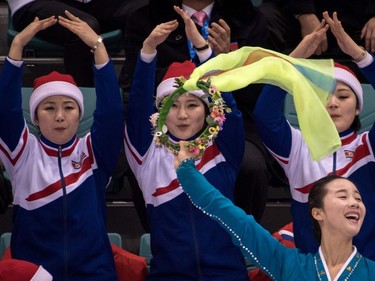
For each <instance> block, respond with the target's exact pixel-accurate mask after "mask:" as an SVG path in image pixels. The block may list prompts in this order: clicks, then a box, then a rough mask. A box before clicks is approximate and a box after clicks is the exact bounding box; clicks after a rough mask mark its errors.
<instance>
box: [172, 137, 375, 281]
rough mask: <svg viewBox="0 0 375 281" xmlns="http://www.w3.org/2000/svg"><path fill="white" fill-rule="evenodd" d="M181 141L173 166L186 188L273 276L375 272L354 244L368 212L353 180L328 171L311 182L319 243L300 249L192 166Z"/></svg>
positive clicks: (341, 276) (363, 276)
mask: <svg viewBox="0 0 375 281" xmlns="http://www.w3.org/2000/svg"><path fill="white" fill-rule="evenodd" d="M180 146H181V151H180V153H179V154H178V155H177V156H176V157H175V166H176V167H177V168H176V169H177V170H176V172H177V177H178V180H179V182H180V183H181V186H182V188H183V189H184V191H185V192H186V193H187V195H188V196H189V198H190V199H191V200H192V202H193V204H194V205H195V206H196V207H197V208H198V209H199V210H200V211H202V213H204V214H205V215H207V216H208V217H210V218H211V219H213V220H215V221H217V222H218V223H219V224H220V225H221V227H222V228H224V229H225V230H226V231H227V232H228V233H229V234H230V235H231V237H232V241H233V243H234V244H235V245H237V246H238V247H239V248H240V249H241V251H242V253H243V254H244V255H245V256H246V257H247V258H249V259H250V260H251V261H252V262H253V263H254V264H255V265H256V266H257V267H259V268H260V269H261V270H262V271H264V272H265V273H266V274H267V275H268V276H269V277H271V278H272V280H282V281H283V280H285V281H294V280H295V281H297V280H298V281H299V280H317V279H318V280H348V279H349V278H350V279H353V280H371V279H372V277H373V276H375V275H374V274H375V262H373V261H371V260H369V259H366V258H364V257H363V256H362V255H361V254H360V253H359V252H358V251H357V249H356V247H355V246H353V244H352V240H353V237H354V236H356V235H357V234H358V232H359V231H360V229H361V226H362V223H363V220H364V218H365V214H366V208H365V206H364V204H363V202H362V199H361V196H360V194H359V191H358V189H357V187H356V186H355V184H354V183H353V182H352V181H350V180H348V179H346V178H344V177H340V176H327V177H324V178H322V179H320V180H318V181H317V182H316V183H315V184H314V185H313V187H312V189H311V192H310V194H309V199H308V202H309V208H310V215H311V217H312V219H313V221H314V224H315V226H316V230H317V239H318V241H319V244H320V248H319V250H318V251H317V252H316V253H314V254H302V253H301V252H300V251H299V250H298V249H296V248H294V249H293V248H287V247H285V246H284V245H282V244H281V243H279V241H277V240H276V239H274V238H273V237H272V236H271V234H270V233H269V232H268V231H267V230H265V229H263V228H262V226H260V225H259V224H258V223H256V222H255V220H254V218H253V217H252V216H251V215H250V216H249V215H246V213H245V212H244V211H243V210H241V209H240V208H238V207H236V206H234V205H233V203H232V202H231V201H230V200H229V199H227V198H225V197H224V196H223V195H222V194H221V193H220V192H219V191H218V190H216V189H215V188H214V187H213V186H212V185H211V184H210V183H209V182H207V180H206V179H205V178H204V176H203V175H202V174H201V173H199V171H198V170H197V169H196V168H195V166H194V159H193V158H192V157H194V155H193V154H192V153H190V152H189V151H188V148H187V147H186V146H185V145H184V143H183V142H180Z"/></svg>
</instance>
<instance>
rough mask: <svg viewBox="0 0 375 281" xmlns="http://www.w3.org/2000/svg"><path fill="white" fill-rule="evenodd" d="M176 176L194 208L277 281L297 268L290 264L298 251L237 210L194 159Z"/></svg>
mask: <svg viewBox="0 0 375 281" xmlns="http://www.w3.org/2000/svg"><path fill="white" fill-rule="evenodd" d="M176 173H177V178H178V181H179V182H180V184H181V186H182V188H183V189H184V191H185V192H186V193H187V194H188V196H189V197H190V199H191V201H192V202H193V204H194V205H195V206H196V207H198V208H199V209H200V210H202V211H203V212H204V213H205V214H206V215H208V216H210V217H211V218H212V219H214V220H216V221H217V222H218V223H219V224H220V226H221V227H223V228H224V229H225V230H226V231H227V232H228V233H229V234H230V235H231V237H232V242H233V243H234V244H235V245H237V246H238V247H240V249H241V251H242V253H243V254H244V255H245V256H246V257H248V258H249V259H250V260H251V261H252V262H253V263H254V264H255V265H257V267H259V268H262V270H263V271H265V272H267V274H269V275H270V276H272V277H273V279H274V280H279V279H280V277H281V274H282V275H283V278H285V277H287V276H288V274H289V273H288V272H289V271H292V270H293V267H294V266H295V265H293V263H289V262H288V255H289V254H291V253H294V255H295V254H296V251H297V249H288V248H286V247H285V246H283V245H282V244H281V243H279V242H278V240H277V239H275V238H273V237H272V236H271V234H270V233H269V232H268V231H267V230H265V229H263V228H262V227H261V226H260V225H259V224H258V223H256V221H255V220H254V218H253V216H251V215H247V214H246V213H245V212H244V211H243V210H242V209H241V208H238V207H236V206H234V205H233V203H232V202H231V201H230V200H229V199H228V198H226V197H225V196H223V195H222V194H221V193H220V191H218V190H217V189H216V188H214V187H213V186H212V185H211V184H210V183H209V182H208V181H207V180H206V179H205V177H204V176H203V175H202V174H201V173H200V172H199V171H198V170H197V169H196V168H195V166H194V161H193V160H192V159H189V160H185V161H183V162H182V163H181V164H180V166H179V167H178V169H177V171H176ZM291 259H292V257H291ZM280 280H281V279H280ZM284 280H288V279H284Z"/></svg>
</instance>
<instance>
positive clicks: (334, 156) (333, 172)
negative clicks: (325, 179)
mask: <svg viewBox="0 0 375 281" xmlns="http://www.w3.org/2000/svg"><path fill="white" fill-rule="evenodd" d="M332 174H333V175H336V151H335V152H334V153H333V164H332Z"/></svg>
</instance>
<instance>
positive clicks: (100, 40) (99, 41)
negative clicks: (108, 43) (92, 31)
mask: <svg viewBox="0 0 375 281" xmlns="http://www.w3.org/2000/svg"><path fill="white" fill-rule="evenodd" d="M102 43H103V38H102V37H101V36H99V37H98V40H96V42H95V44H94V46H92V48H91V53H94V52H95V51H96V49H97V48H98V47H99V46H100V44H102Z"/></svg>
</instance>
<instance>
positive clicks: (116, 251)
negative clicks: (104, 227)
mask: <svg viewBox="0 0 375 281" xmlns="http://www.w3.org/2000/svg"><path fill="white" fill-rule="evenodd" d="M112 251H113V257H114V259H115V265H116V271H117V276H118V279H119V281H129V280H131V281H144V280H145V279H146V277H147V275H148V269H147V265H146V258H144V257H141V256H137V255H135V254H132V253H130V252H128V251H126V250H124V249H122V248H120V247H118V246H116V245H113V244H112Z"/></svg>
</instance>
